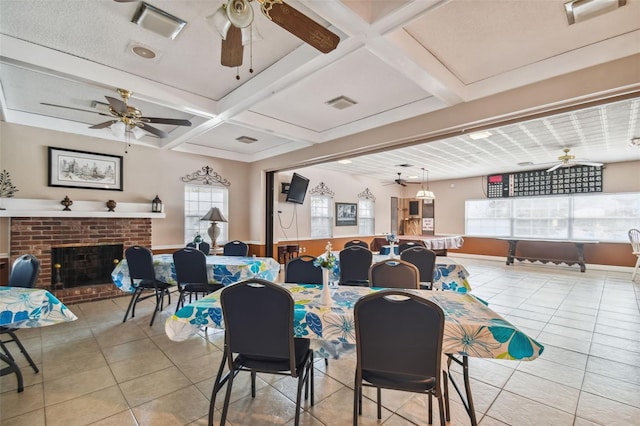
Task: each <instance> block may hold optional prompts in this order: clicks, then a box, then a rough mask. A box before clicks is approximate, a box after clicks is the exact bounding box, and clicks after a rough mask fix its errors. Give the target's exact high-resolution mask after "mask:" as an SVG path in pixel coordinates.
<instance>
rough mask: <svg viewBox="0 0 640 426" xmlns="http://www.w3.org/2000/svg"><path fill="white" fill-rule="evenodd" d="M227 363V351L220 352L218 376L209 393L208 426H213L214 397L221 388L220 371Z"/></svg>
mask: <svg viewBox="0 0 640 426" xmlns="http://www.w3.org/2000/svg"><path fill="white" fill-rule="evenodd" d="M226 361H227V351H226V350H223V351H222V361H220V368H218V374H217V375H216V381H215V382H214V383H213V390H212V391H211V401H210V402H209V426H213V413H214V411H215V406H216V396H217V395H218V391H219V390H220V387H221V386H222V383H221V382H220V380H221V379H222V371H223V370H224V365H225V363H226Z"/></svg>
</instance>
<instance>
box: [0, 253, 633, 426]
mask: <svg viewBox="0 0 640 426" xmlns="http://www.w3.org/2000/svg"><path fill="white" fill-rule="evenodd" d="M457 260H458V261H459V262H461V263H463V264H464V265H465V266H466V267H467V269H468V270H469V272H470V274H471V276H470V282H471V285H472V287H473V292H474V294H476V295H478V296H479V297H481V298H483V299H484V300H486V301H488V302H489V304H490V306H491V307H492V308H493V309H494V310H495V311H497V312H499V313H500V314H501V315H503V316H504V317H505V318H506V319H507V320H509V321H510V322H512V323H514V324H515V325H517V326H518V327H519V328H520V329H521V330H522V331H524V332H525V333H527V334H528V335H530V336H531V337H534V338H536V339H537V340H538V341H540V342H541V343H543V344H544V345H545V351H544V353H543V355H542V356H541V357H540V358H538V359H537V360H535V361H531V362H516V361H504V360H502V361H501V360H488V359H479V358H470V371H471V377H472V389H473V396H474V399H475V406H476V412H477V416H478V419H479V421H480V424H481V425H517V426H526V425H551V424H553V425H576V426H587V425H633V424H635V425H639V424H640V311H639V309H638V300H639V298H640V283H637V284H634V283H632V282H631V274H630V273H626V272H611V271H598V270H593V268H589V270H587V272H586V273H580V272H579V271H578V270H577V268H576V267H572V268H570V267H566V266H552V265H528V264H524V263H522V264H517V265H515V266H509V267H507V266H505V265H504V263H503V262H498V261H493V260H479V259H470V258H461V257H459V258H457ZM128 301H129V298H128V297H127V298H118V299H112V300H106V301H98V302H91V303H85V304H78V305H71V306H70V308H71V310H72V311H73V312H74V313H75V314H76V315H77V316H78V320H77V321H75V322H72V323H67V324H60V325H56V326H51V327H45V328H42V329H31V330H21V331H20V332H19V333H20V334H19V335H20V337H21V339H22V341H23V342H24V343H25V345H26V346H27V348H28V350H29V352H30V354H31V355H32V357H33V358H34V360H35V361H36V363H37V364H38V366H39V368H40V373H38V374H34V373H33V371H32V370H31V369H30V368H29V366H28V365H27V364H26V362H25V361H24V358H23V357H22V356H21V355H20V354H19V353H17V349H16V350H15V351H14V353H16V354H17V358H18V359H19V361H20V364H21V366H22V371H23V374H24V376H25V377H24V378H25V390H24V392H22V393H17V392H16V383H15V377H14V376H13V375H11V376H4V377H2V378H1V379H0V380H1V381H0V392H1V393H0V423H1V424H2V425H6V426H10V425H28V426H37V425H49V426H53V425H65V426H70V425H85V424H96V425H118V426H120V425H136V424H139V425H154V426H155V425H200V424H202V425H204V424H206V422H207V410H208V405H209V398H210V393H211V389H212V383H213V379H214V376H215V374H216V370H217V368H218V365H219V362H220V359H221V347H222V341H223V333H222V332H220V331H218V330H212V329H209V330H208V334H204V333H203V334H202V335H201V336H195V337H193V338H191V339H190V340H187V341H185V342H180V343H177V342H172V341H171V340H169V339H168V338H167V337H166V335H165V333H164V320H165V319H166V318H167V317H168V316H169V315H170V313H172V312H173V310H174V306H170V307H169V308H166V309H165V311H164V312H162V313H161V314H159V315H158V317H157V318H156V322H155V324H154V326H153V327H149V324H148V323H149V319H150V314H151V310H152V305H151V303H150V301H145V302H141V304H140V306H139V307H138V313H137V316H136V318H135V319H134V320H129V321H127V322H126V323H124V324H123V323H122V317H123V315H124V310H125V309H126V306H127V303H128ZM174 303H175V300H174ZM354 363H355V362H354V360H353V359H340V360H330V361H329V365H328V366H327V367H325V364H324V362H323V361H322V360H318V361H317V362H316V386H315V399H316V404H315V406H313V407H311V406H309V404H308V403H305V406H304V412H303V414H302V423H303V424H305V425H347V424H350V423H351V419H352V417H351V416H352V397H353V390H352V388H353V385H352V382H353V371H354ZM374 392H375V390H372V389H365V396H367V397H368V398H365V404H364V415H363V416H362V417H361V418H360V424H362V425H370V424H385V425H389V426H393V425H407V424H426V423H427V416H426V398H425V397H423V396H421V395H413V394H407V393H403V392H386V391H383V405H384V410H383V413H382V420H380V421H378V420H377V419H376V409H375V403H374V402H373V401H374V397H375V393H374ZM451 398H452V417H451V422H450V424H452V425H467V424H469V419H468V417H467V416H466V413H465V412H464V410H463V407H462V405H461V404H460V400H459V399H458V397H457V395H456V394H455V392H454V391H453V389H452V391H451ZM222 399H223V397H222V395H221V396H220V397H218V399H217V401H216V407H217V409H218V411H217V412H216V419H218V418H219V415H220V411H219V409H220V408H221V402H222ZM294 400H295V380H293V379H291V378H287V377H281V376H270V375H259V380H258V392H257V396H256V398H255V399H252V398H251V397H250V395H249V390H248V375H246V374H243V375H239V376H238V378H237V379H236V381H235V384H234V389H233V395H232V404H231V408H230V413H229V422H228V424H232V425H236V426H237V425H247V426H249V425H251V426H256V425H275V424H287V425H290V424H293V417H294V402H293V401H294ZM436 411H437V408H436ZM434 416H435V418H434V420H435V421H436V424H437V423H438V421H437V418H438V417H437V413H434ZM216 424H217V423H216Z"/></svg>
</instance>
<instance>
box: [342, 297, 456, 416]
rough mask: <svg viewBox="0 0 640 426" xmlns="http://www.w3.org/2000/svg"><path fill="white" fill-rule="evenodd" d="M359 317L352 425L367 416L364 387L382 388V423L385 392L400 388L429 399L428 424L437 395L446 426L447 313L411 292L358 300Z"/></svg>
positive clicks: (378, 402) (356, 309)
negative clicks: (444, 364) (443, 383)
mask: <svg viewBox="0 0 640 426" xmlns="http://www.w3.org/2000/svg"><path fill="white" fill-rule="evenodd" d="M354 317H355V332H356V352H357V362H356V374H355V383H354V392H353V424H354V425H357V424H358V415H361V414H362V387H363V386H369V387H375V388H376V389H377V406H378V419H380V418H381V417H382V404H381V398H382V392H381V389H395V390H400V391H406V392H414V393H425V394H428V395H429V400H428V410H429V412H428V416H429V424H431V423H432V417H433V410H432V408H433V407H432V396H435V397H436V398H437V400H438V408H439V414H440V424H441V425H443V426H444V425H445V409H444V403H443V399H445V398H444V397H443V394H442V386H441V376H440V375H441V374H444V373H443V372H442V369H441V358H442V338H443V333H444V313H443V311H442V308H440V307H439V306H438V305H436V304H435V303H433V302H431V301H429V300H426V299H423V298H421V297H419V296H416V295H414V294H412V293H409V292H406V291H402V290H382V291H379V292H376V293H372V294H369V295H367V296H364V297H363V298H361V299H360V300H358V301H357V302H356V304H355V307H354ZM408 325H410V326H408Z"/></svg>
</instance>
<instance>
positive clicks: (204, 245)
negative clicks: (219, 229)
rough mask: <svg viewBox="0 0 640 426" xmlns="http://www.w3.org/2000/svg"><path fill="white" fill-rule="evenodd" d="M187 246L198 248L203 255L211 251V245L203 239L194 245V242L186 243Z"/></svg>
mask: <svg viewBox="0 0 640 426" xmlns="http://www.w3.org/2000/svg"><path fill="white" fill-rule="evenodd" d="M187 247H189V248H197V249H198V250H200V251H201V252H202V253H204V254H205V256H208V255H209V252H210V251H211V245H210V244H209V243H208V242H206V241H203V242H201V243H200V244H199V245H197V246H196V244H195V243H187Z"/></svg>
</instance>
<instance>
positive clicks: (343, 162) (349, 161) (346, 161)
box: [338, 160, 353, 164]
mask: <svg viewBox="0 0 640 426" xmlns="http://www.w3.org/2000/svg"><path fill="white" fill-rule="evenodd" d="M351 163H353V161H351V160H338V164H351Z"/></svg>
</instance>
